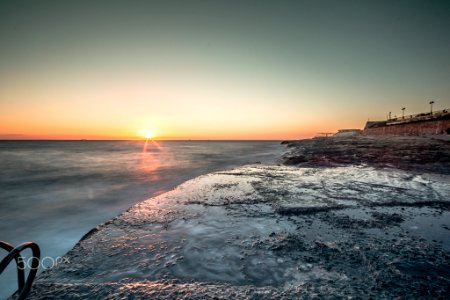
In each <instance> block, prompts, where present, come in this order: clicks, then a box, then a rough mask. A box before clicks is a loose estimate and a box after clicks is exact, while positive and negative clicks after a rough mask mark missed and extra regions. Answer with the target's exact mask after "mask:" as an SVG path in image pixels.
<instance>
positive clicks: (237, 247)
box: [29, 165, 450, 299]
mask: <svg viewBox="0 0 450 300" xmlns="http://www.w3.org/2000/svg"><path fill="white" fill-rule="evenodd" d="M449 178H450V177H449V175H445V174H444V175H439V176H436V175H433V174H425V173H423V174H411V173H408V172H404V171H400V170H379V169H376V168H371V167H361V166H359V167H358V166H347V167H336V168H297V167H287V166H264V165H258V166H245V167H241V168H237V169H234V170H229V171H224V172H217V173H213V174H208V175H205V176H201V177H198V178H195V179H193V180H190V181H188V182H186V183H184V184H182V185H181V186H179V187H178V188H177V189H175V190H173V191H170V192H168V193H166V194H162V195H160V196H158V197H155V198H152V199H149V200H147V201H144V202H142V203H139V204H137V205H135V206H133V207H131V208H130V209H128V210H127V211H126V212H124V213H123V214H121V215H119V216H117V217H115V218H114V219H112V220H111V221H108V222H106V223H105V224H103V225H100V226H98V227H97V228H96V230H94V231H92V232H90V233H89V234H87V235H86V236H85V237H84V238H83V239H82V240H81V241H80V242H79V243H78V244H77V245H76V246H75V247H74V248H73V249H72V250H71V251H70V252H69V253H67V255H66V258H67V261H68V263H64V264H60V265H57V266H55V267H54V268H53V269H52V270H50V271H48V272H44V273H42V274H41V275H40V276H39V278H38V279H37V281H36V283H35V285H34V287H33V290H32V293H31V295H30V297H29V298H30V299H40V298H46V297H47V298H62V297H68V298H95V299H98V298H102V299H103V298H104V299H117V298H150V299H204V298H217V299H229V298H230V297H232V298H238V299H297V298H314V297H318V296H322V295H330V297H331V298H348V297H353V298H368V297H375V298H399V297H400V298H402V297H407V298H408V297H409V298H439V297H441V298H444V297H446V295H448V294H449V293H450V285H449V281H448V280H449V279H448V278H449V274H448V272H447V270H449V269H450V243H449V242H448V228H449V226H450V211H449V210H448V206H445V205H443V206H440V207H436V206H434V205H435V203H437V201H438V202H440V203H443V204H448V203H450V202H449V201H450V187H449V184H448V183H449ZM401 208H403V210H401ZM431 225H433V227H432V226H431ZM412 228H414V229H412ZM428 228H432V230H431V231H430V230H429V229H428ZM433 240H434V241H437V242H434V241H433ZM325 297H326V296H325Z"/></svg>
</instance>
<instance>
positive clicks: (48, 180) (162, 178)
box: [0, 140, 284, 299]
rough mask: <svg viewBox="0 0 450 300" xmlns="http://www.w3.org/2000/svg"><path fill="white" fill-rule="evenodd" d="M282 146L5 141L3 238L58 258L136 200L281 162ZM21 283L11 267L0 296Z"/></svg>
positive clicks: (0, 182)
mask: <svg viewBox="0 0 450 300" xmlns="http://www.w3.org/2000/svg"><path fill="white" fill-rule="evenodd" d="M283 152H284V147H283V146H282V145H280V142H279V141H153V140H149V141H89V140H87V141H0V240H3V241H6V242H8V243H10V244H12V245H14V246H17V245H19V244H20V243H23V242H26V241H34V242H36V243H37V244H38V245H39V247H40V249H41V257H42V258H43V257H47V258H49V259H47V260H46V262H47V264H52V259H53V260H55V262H56V260H57V259H58V258H59V257H62V256H63V255H64V254H65V253H66V252H67V251H69V250H70V249H71V248H72V247H73V246H74V245H75V244H76V243H77V242H78V241H79V240H80V238H81V237H82V236H83V235H84V234H86V232H88V231H89V230H90V229H92V228H94V227H95V226H96V225H98V224H101V223H103V222H105V221H107V220H109V219H111V218H112V217H114V216H116V215H118V214H120V213H121V212H123V211H125V210H126V209H128V208H129V207H130V206H132V205H133V204H136V203H138V202H140V201H143V200H145V199H148V198H151V197H153V196H156V195H159V194H161V193H164V192H166V191H169V190H171V189H173V188H175V187H176V186H177V185H179V184H181V183H182V182H184V181H186V180H189V179H191V178H194V177H197V176H199V175H202V174H207V173H210V172H214V171H219V170H225V169H230V168H233V167H236V166H240V165H244V164H252V163H263V164H274V163H277V162H278V159H279V158H280V156H281V154H282V153H283ZM27 251H28V250H27ZM5 255H6V252H5V251H2V250H1V249H0V259H2V258H3V257H4V256H5ZM26 255H27V254H26V253H25V256H26ZM28 255H29V254H28ZM46 267H50V265H47V266H45V265H44V266H41V269H43V268H46ZM16 289H17V278H16V274H15V269H14V268H13V265H10V266H9V267H8V268H7V269H6V270H5V272H3V274H1V275H0V299H4V298H6V297H7V296H8V295H10V294H11V293H12V292H14V291H15V290H16Z"/></svg>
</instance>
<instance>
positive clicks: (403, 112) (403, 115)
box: [402, 107, 406, 119]
mask: <svg viewBox="0 0 450 300" xmlns="http://www.w3.org/2000/svg"><path fill="white" fill-rule="evenodd" d="M405 109H406V107H403V108H402V119H404V118H405Z"/></svg>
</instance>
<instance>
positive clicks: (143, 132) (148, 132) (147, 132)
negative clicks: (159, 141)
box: [141, 129, 155, 140]
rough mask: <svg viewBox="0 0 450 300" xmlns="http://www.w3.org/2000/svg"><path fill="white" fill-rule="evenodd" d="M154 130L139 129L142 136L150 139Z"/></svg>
mask: <svg viewBox="0 0 450 300" xmlns="http://www.w3.org/2000/svg"><path fill="white" fill-rule="evenodd" d="M154 133H155V131H154V130H153V129H143V130H141V136H142V137H144V138H145V139H147V140H150V139H152V138H153V137H154V136H155V135H154Z"/></svg>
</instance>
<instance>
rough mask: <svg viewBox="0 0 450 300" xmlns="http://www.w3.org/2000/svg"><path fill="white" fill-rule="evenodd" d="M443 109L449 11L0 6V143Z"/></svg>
mask: <svg viewBox="0 0 450 300" xmlns="http://www.w3.org/2000/svg"><path fill="white" fill-rule="evenodd" d="M431 99H432V100H434V101H435V104H434V109H436V110H437V109H444V108H450V1H430V0H427V1H394V0H390V1H363V0H360V1H321V0H318V1H301V0H296V1H264V0H260V1H244V0H242V1H219V0H210V1H206V0H204V1H194V0H192V1H189V0H184V1H170V0H168V1H114V0H110V1H65V0H63V1H0V139H138V138H143V137H145V136H146V135H147V136H150V135H151V136H152V137H153V138H155V139H276V140H278V139H279V140H281V139H296V138H305V137H311V136H314V135H316V134H317V133H320V132H335V131H336V130H338V129H340V128H363V127H364V124H365V122H366V121H367V120H369V119H370V120H383V119H385V118H386V116H387V114H388V112H392V115H401V108H402V107H406V110H405V114H412V113H419V112H423V111H428V110H429V109H430V107H429V104H428V102H429V101H430V100H431Z"/></svg>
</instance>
